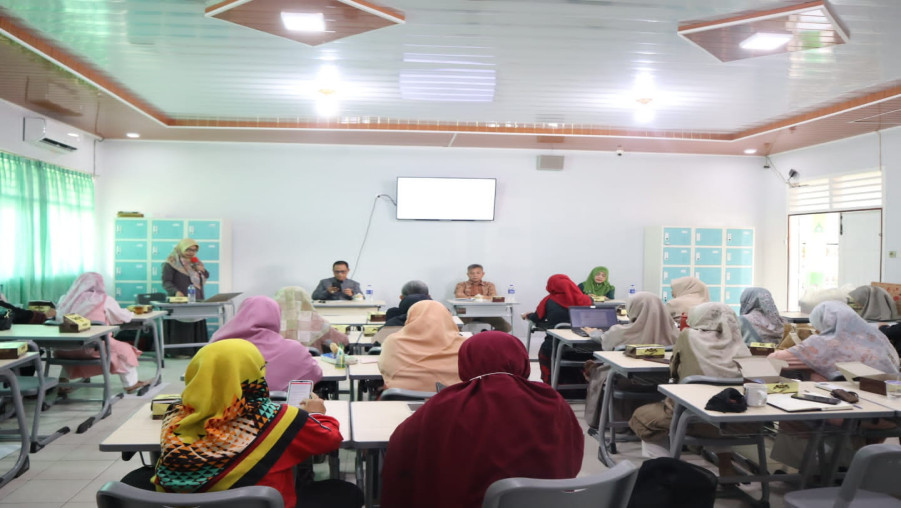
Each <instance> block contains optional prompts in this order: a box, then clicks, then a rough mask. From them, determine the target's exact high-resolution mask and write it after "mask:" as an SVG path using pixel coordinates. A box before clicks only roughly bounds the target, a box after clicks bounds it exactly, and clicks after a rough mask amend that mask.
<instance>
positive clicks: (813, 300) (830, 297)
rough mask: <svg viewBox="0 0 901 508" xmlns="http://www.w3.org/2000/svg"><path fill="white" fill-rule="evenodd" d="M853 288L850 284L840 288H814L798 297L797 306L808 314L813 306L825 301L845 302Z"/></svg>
mask: <svg viewBox="0 0 901 508" xmlns="http://www.w3.org/2000/svg"><path fill="white" fill-rule="evenodd" d="M852 289H854V288H852V287H851V285H850V284H846V285H844V286H842V287H840V288H814V289H808V290H807V291H805V292H804V294H803V295H802V296H801V298H799V299H798V307H799V308H800V310H801V312H803V313H805V314H810V313H811V312H813V308H814V307H816V306H817V305H819V304H821V303H823V302H826V301H836V302H842V303H847V302H848V295H849V294H850V293H851V290H852Z"/></svg>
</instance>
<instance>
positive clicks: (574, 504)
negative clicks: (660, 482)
mask: <svg viewBox="0 0 901 508" xmlns="http://www.w3.org/2000/svg"><path fill="white" fill-rule="evenodd" d="M637 476H638V468H636V467H635V466H634V465H632V463H631V462H629V461H628V460H624V461H622V462H620V463H619V464H617V465H616V466H615V467H613V468H611V469H609V470H607V471H605V472H603V473H601V474H599V475H594V476H585V477H582V478H571V479H565V480H538V479H535V478H504V479H502V480H497V481H496V482H494V483H492V484H491V485H490V486H489V487H488V490H487V491H485V499H484V500H483V501H482V508H547V507H549V506H554V507H556V506H561V507H562V506H565V507H566V508H589V507H590V508H597V507H599V506H604V507H609V508H625V507H626V505H627V504H628V503H629V496H630V495H631V494H632V486H633V485H634V484H635V479H636V477H637Z"/></svg>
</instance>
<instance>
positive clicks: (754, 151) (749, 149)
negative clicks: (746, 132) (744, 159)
mask: <svg viewBox="0 0 901 508" xmlns="http://www.w3.org/2000/svg"><path fill="white" fill-rule="evenodd" d="M745 153H746V154H748V155H753V154H755V153H757V149H756V148H745Z"/></svg>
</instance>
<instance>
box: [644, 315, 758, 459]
mask: <svg viewBox="0 0 901 508" xmlns="http://www.w3.org/2000/svg"><path fill="white" fill-rule="evenodd" d="M688 326H689V328H686V329H684V330H682V332H681V333H680V334H679V338H678V339H677V340H676V344H675V345H674V346H673V358H672V361H671V362H670V374H671V375H672V377H673V378H674V379H675V381H676V382H678V380H679V379H682V378H685V377H688V376H693V375H703V376H713V377H722V378H737V377H741V371H740V370H739V369H738V364H736V363H735V359H736V358H744V357H747V356H751V352H750V351H749V350H748V346H746V345H745V342H744V340H743V339H742V337H741V328H740V327H739V324H738V318H737V317H736V316H735V312H733V311H732V309H730V308H729V307H728V306H726V305H724V304H722V303H712V302H708V303H702V304H700V305H696V306H694V307H692V308H691V310H689V311H688ZM672 418H673V401H672V400H670V399H666V400H664V401H663V402H655V403H653V404H646V405H644V406H641V407H639V408H638V409H636V410H635V412H634V413H633V414H632V418H631V419H630V420H629V427H630V428H631V429H632V430H633V431H634V432H635V434H636V435H637V436H638V437H639V438H641V440H642V441H645V442H649V443H654V444H658V445H660V444H661V442H664V443H665V441H666V439H667V438H668V437H669V430H670V423H671V422H672ZM691 432H692V433H694V434H701V435H708V433H709V434H710V435H719V434H718V431H717V430H716V428H715V427H712V426H710V425H703V426H702V425H696V426H693V428H692V430H691ZM666 448H668V446H667V447H666ZM713 451H714V453H717V455H718V457H719V470H720V476H730V475H732V474H734V473H733V471H734V470H733V467H732V461H731V457H732V454H731V451H729V450H728V449H726V450H723V449H714V450H713Z"/></svg>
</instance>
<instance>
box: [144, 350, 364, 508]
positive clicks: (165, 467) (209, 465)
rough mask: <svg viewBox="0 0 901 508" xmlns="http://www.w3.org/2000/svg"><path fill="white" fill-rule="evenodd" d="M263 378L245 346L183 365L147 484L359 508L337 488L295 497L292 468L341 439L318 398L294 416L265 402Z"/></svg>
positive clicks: (356, 498)
mask: <svg viewBox="0 0 901 508" xmlns="http://www.w3.org/2000/svg"><path fill="white" fill-rule="evenodd" d="M265 375H266V361H265V359H264V358H263V355H262V354H261V353H260V351H259V350H258V349H257V348H256V347H255V346H254V345H253V344H251V343H250V342H248V341H246V340H241V339H226V340H220V341H218V342H214V343H212V344H209V345H207V346H205V347H203V348H202V349H201V350H200V351H199V352H198V353H197V354H196V355H195V356H194V358H193V359H192V360H191V363H189V364H188V369H187V371H186V372H185V390H184V392H182V397H181V403H179V404H176V405H174V406H173V407H172V408H171V409H170V410H169V412H168V413H167V414H166V417H165V419H164V420H163V430H162V435H161V441H162V443H161V445H162V454H161V456H160V459H159V461H158V462H157V465H156V474H155V475H154V476H153V478H152V479H151V482H152V483H153V484H155V485H156V488H157V490H159V491H163V492H215V491H222V490H228V489H233V488H238V487H244V486H248V485H265V486H268V487H273V488H275V489H276V490H278V491H279V492H280V493H281V494H282V497H283V498H284V500H285V506H286V507H287V508H291V507H293V506H296V505H297V504H298V498H299V500H300V506H310V505H311V503H310V501H312V500H313V499H314V498H315V499H318V498H320V497H323V498H327V497H331V500H332V504H329V505H328V506H342V507H343V506H355V507H359V506H360V505H361V504H362V495H361V494H360V492H359V489H357V488H356V487H353V486H351V485H349V484H345V483H344V482H340V481H338V480H326V481H324V482H314V483H313V484H312V485H310V486H307V487H304V488H302V489H301V490H300V492H299V493H298V492H297V491H296V489H295V484H294V471H293V469H294V466H296V465H298V464H300V463H301V462H304V461H305V460H307V459H308V458H310V457H311V456H313V455H318V454H323V453H328V452H331V451H334V450H337V449H338V446H339V445H340V444H341V432H340V430H339V429H338V421H337V420H335V419H334V418H332V417H331V416H326V415H325V405H324V403H323V402H322V400H320V399H318V398H313V399H309V400H306V401H304V402H303V403H301V407H300V408H297V407H292V406H288V405H283V404H277V403H275V402H273V401H271V400H270V399H269V387H268V385H267V384H266V378H265ZM313 505H315V506H319V504H318V503H313Z"/></svg>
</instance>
